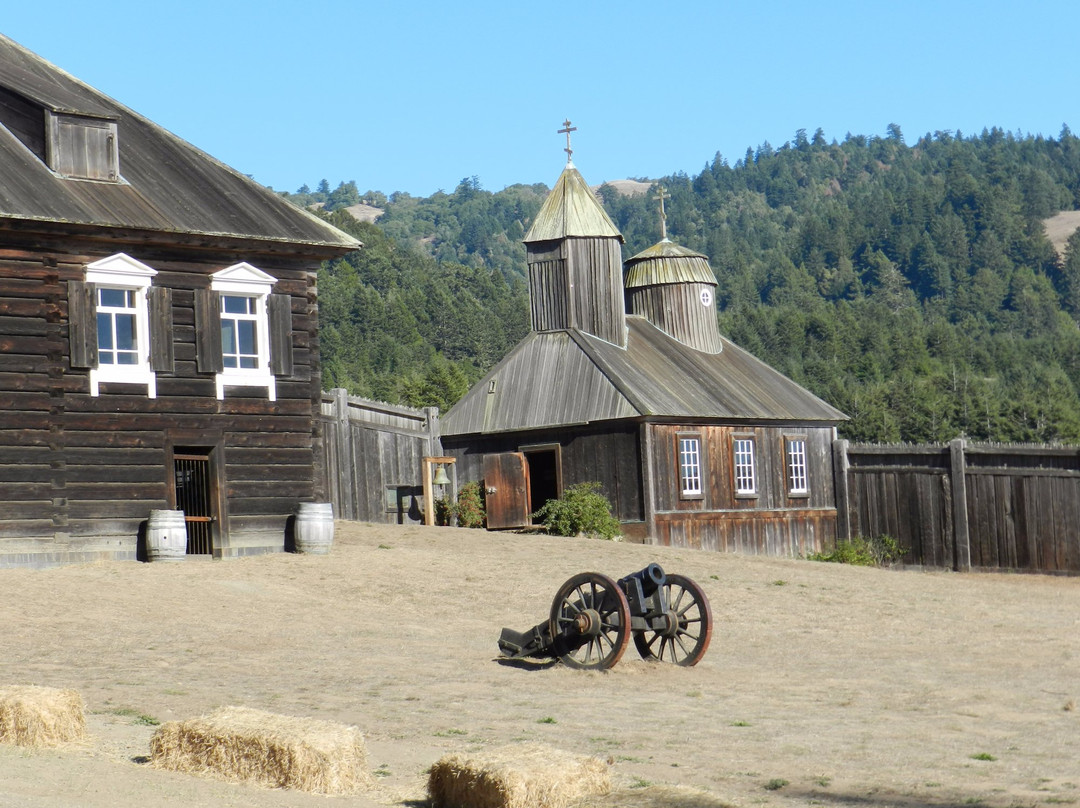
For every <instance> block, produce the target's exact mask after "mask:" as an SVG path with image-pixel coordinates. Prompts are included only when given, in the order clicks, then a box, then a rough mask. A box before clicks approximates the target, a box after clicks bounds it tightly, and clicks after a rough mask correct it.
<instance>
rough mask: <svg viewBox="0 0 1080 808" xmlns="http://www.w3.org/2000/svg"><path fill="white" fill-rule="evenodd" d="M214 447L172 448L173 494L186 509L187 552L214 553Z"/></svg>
mask: <svg viewBox="0 0 1080 808" xmlns="http://www.w3.org/2000/svg"><path fill="white" fill-rule="evenodd" d="M212 452H213V450H212V449H208V448H205V447H190V446H177V447H176V448H174V449H173V475H172V479H173V494H174V502H175V507H176V509H177V510H181V511H183V512H184V524H185V525H186V527H187V554H188V555H203V556H211V555H213V553H214V526H215V522H216V513H215V508H214V484H213V481H214V476H213V468H212Z"/></svg>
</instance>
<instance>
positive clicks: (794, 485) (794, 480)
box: [784, 438, 810, 496]
mask: <svg viewBox="0 0 1080 808" xmlns="http://www.w3.org/2000/svg"><path fill="white" fill-rule="evenodd" d="M784 442H785V443H786V444H787V445H786V450H785V454H786V455H787V482H788V493H789V494H793V495H796V496H805V495H806V494H809V493H810V486H809V482H808V479H807V474H806V438H785V441H784Z"/></svg>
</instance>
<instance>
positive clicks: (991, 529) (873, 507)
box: [833, 439, 1080, 574]
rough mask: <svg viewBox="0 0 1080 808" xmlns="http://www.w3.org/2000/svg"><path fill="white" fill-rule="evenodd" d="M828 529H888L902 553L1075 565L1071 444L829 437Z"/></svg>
mask: <svg viewBox="0 0 1080 808" xmlns="http://www.w3.org/2000/svg"><path fill="white" fill-rule="evenodd" d="M833 451H834V469H835V471H836V497H837V516H838V520H837V534H838V537H839V538H840V539H842V540H843V539H850V538H852V537H854V536H865V537H873V536H882V535H888V536H891V537H893V538H894V539H896V540H897V541H898V542H899V544H900V546H901V547H902V548H904V549H905V550H906V551H907V552H906V553H905V555H904V557H903V559H902V562H903V563H904V564H909V565H920V566H925V567H945V568H951V569H956V570H968V569H973V568H974V569H984V570H1004V569H1008V570H1023V571H1032V572H1048V573H1070V574H1078V573H1080V448H1078V447H1053V446H1033V445H1001V444H973V443H968V442H967V441H965V440H963V439H957V440H954V441H952V442H951V443H949V444H947V445H921V446H915V445H905V446H881V445H851V444H849V443H848V442H847V441H846V440H838V441H836V442H835V443H834V445H833Z"/></svg>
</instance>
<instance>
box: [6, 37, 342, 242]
mask: <svg viewBox="0 0 1080 808" xmlns="http://www.w3.org/2000/svg"><path fill="white" fill-rule="evenodd" d="M0 92H3V93H4V97H0V106H2V102H3V101H4V98H7V99H8V100H9V102H11V103H12V104H15V105H16V106H18V107H19V109H20V110H29V111H30V112H33V110H34V109H35V108H36V109H39V110H40V112H41V115H40V119H41V120H44V119H45V117H46V116H47V115H50V114H51V115H57V114H63V115H76V116H85V117H87V118H92V119H99V120H104V121H114V122H115V123H116V127H117V136H116V141H117V147H118V152H119V171H120V176H119V178H118V180H117V181H115V182H107V181H86V180H80V179H71V178H67V177H64V176H61V175H60V174H59V173H57V172H55V171H53V170H52V169H50V168H49V166H48V165H47V164H46V163H45V161H44V159H43V157H42V155H41V154H38V153H35V149H33V148H31V146H34V145H36V138H38V137H43V135H41V134H36V133H30V134H29V135H28V134H27V132H25V131H20V130H19V128H18V127H15V129H14V130H13V128H11V127H8V126H4V125H3V123H2V117H0V166H2V170H0V222H2V221H3V220H8V221H9V222H13V221H15V222H19V223H21V224H22V226H24V227H26V226H33V225H34V223H39V222H40V223H63V224H65V225H74V226H87V227H93V228H103V227H104V228H119V229H124V230H135V231H156V232H164V233H171V234H183V235H194V236H202V237H206V236H217V237H225V238H230V239H232V238H236V239H243V240H254V241H259V242H277V243H283V244H290V245H304V246H306V247H308V248H310V251H311V252H312V253H313V254H323V253H326V254H334V253H341V252H344V251H346V250H349V249H356V248H357V247H359V246H361V245H360V242H358V241H357V240H356V239H354V238H352V237H351V236H349V235H347V234H345V233H343V232H341V231H340V230H338V229H337V228H335V227H332V226H330V225H329V224H327V223H326V222H324V221H322V220H320V219H318V218H317V217H315V216H313V215H311V214H309V213H306V212H305V211H302V210H300V209H298V208H297V207H295V206H294V205H292V204H290V203H289V202H287V201H286V200H284V199H282V198H281V197H279V196H278V195H277V194H275V193H274V192H273V191H271V190H270V189H268V188H265V187H264V186H262V185H259V184H258V183H256V182H254V181H252V180H251V179H249V178H248V177H246V176H244V175H243V174H240V173H239V172H237V171H235V170H233V169H232V168H229V167H228V166H226V165H225V164H223V163H221V162H219V161H218V160H215V159H214V158H213V157H210V156H209V155H207V154H206V153H204V152H202V151H200V150H198V149H196V148H195V147H194V146H192V145H191V144H189V143H187V142H185V141H184V140H181V139H180V138H178V137H176V136H175V135H173V134H171V133H170V132H168V131H166V130H165V129H163V128H162V127H160V126H157V125H156V124H154V123H152V122H151V121H149V120H147V119H146V118H144V117H142V116H140V115H138V114H137V113H135V112H133V111H132V110H130V109H128V108H127V107H125V106H123V105H122V104H119V103H117V102H116V101H114V100H112V99H111V98H109V97H108V96H106V95H104V94H102V93H100V92H98V91H97V90H95V89H94V88H92V87H90V86H88V85H86V84H84V83H83V82H81V81H79V80H78V79H76V78H74V77H73V76H71V75H69V74H68V73H66V72H64V71H63V70H61V69H60V68H58V67H56V66H55V65H52V64H50V63H49V62H47V61H45V60H44V59H42V58H41V57H39V56H37V55H36V54H34V53H31V52H30V51H29V50H27V49H26V48H23V47H22V46H21V45H18V44H17V43H15V42H13V41H12V40H11V39H8V38H7V37H5V36H2V35H0ZM9 109H10V107H9ZM10 117H11V116H10V115H9V118H10ZM22 117H23V118H24V119H25V120H27V121H30V122H33V121H34V120H35V119H34V117H33V115H23V116H22ZM43 125H44V124H43ZM28 144H29V146H28ZM38 151H41V150H38Z"/></svg>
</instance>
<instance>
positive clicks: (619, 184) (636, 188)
mask: <svg viewBox="0 0 1080 808" xmlns="http://www.w3.org/2000/svg"><path fill="white" fill-rule="evenodd" d="M605 185H606V186H608V187H609V188H614V189H615V191H617V192H618V193H619V195H621V196H641V195H642V194H647V193H648V192H649V191H650V190H652V187H653V185H654V183H651V182H642V181H641V180H609V181H608V182H604V183H601V184H600V185H597V186H595V187H594V188H593V192H594V193H596V192H599V190H600V189H601V188H603V187H604V186H605Z"/></svg>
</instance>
